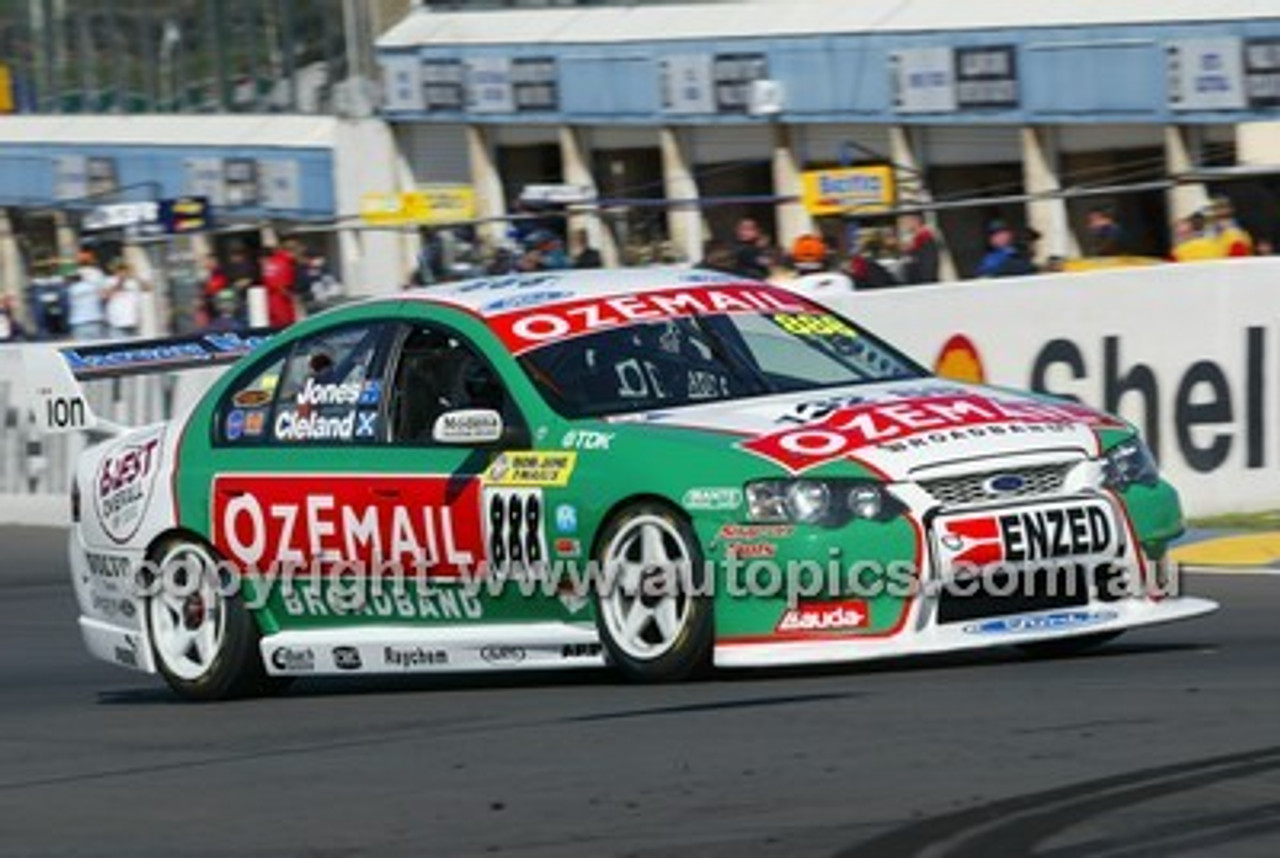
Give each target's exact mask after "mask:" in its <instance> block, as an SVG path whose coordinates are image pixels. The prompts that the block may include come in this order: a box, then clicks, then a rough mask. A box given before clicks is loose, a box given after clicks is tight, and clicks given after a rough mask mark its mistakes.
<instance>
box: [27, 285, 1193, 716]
mask: <svg viewBox="0 0 1280 858" xmlns="http://www.w3.org/2000/svg"><path fill="white" fill-rule="evenodd" d="M61 357H62V360H61V361H50V362H47V363H44V364H41V365H40V366H38V367H34V368H33V369H32V375H33V376H34V377H35V378H34V379H33V386H34V390H35V398H36V401H35V403H34V405H35V409H36V413H37V417H38V419H39V420H40V422H41V423H42V424H43V425H44V427H45V428H46V429H47V430H49V431H65V430H77V431H78V430H86V429H87V430H90V431H91V432H98V433H107V434H112V435H113V436H114V437H111V438H110V439H109V440H107V441H105V442H104V443H100V444H97V445H96V446H92V447H89V448H88V449H87V450H86V451H85V452H84V454H83V455H82V456H81V458H80V461H79V463H78V467H77V470H76V476H75V485H74V487H73V490H72V506H73V518H74V522H75V524H74V528H73V531H72V535H71V547H70V557H71V567H72V573H73V577H74V581H75V588H76V593H77V596H78V598H79V605H80V612H81V616H80V620H79V623H80V629H81V631H82V633H83V637H84V639H85V642H86V644H87V646H88V648H89V650H90V651H91V652H92V653H93V654H94V655H96V656H98V657H101V658H104V659H107V660H109V661H113V662H116V663H119V664H122V665H124V666H126V667H130V668H135V669H137V670H141V671H146V672H159V673H160V674H162V675H163V676H164V678H165V679H166V680H167V681H168V683H169V684H170V685H171V686H172V687H173V688H174V689H175V690H176V691H177V692H178V693H180V694H182V695H184V696H188V697H192V698H204V699H208V698H223V697H228V696H235V695H243V694H248V693H253V692H257V691H262V690H266V689H269V688H271V687H273V686H275V685H279V684H280V683H281V681H282V680H283V679H286V678H288V677H294V676H300V675H318V674H347V673H350V674H361V673H403V672H434V671H459V670H494V669H500V670H510V669H522V668H535V669H537V668H567V667H591V666H601V665H605V664H610V665H613V666H614V667H615V668H617V669H618V670H620V671H622V672H623V673H625V674H626V675H628V676H630V677H633V678H637V679H643V680H671V679H678V678H682V677H686V676H689V675H691V674H694V673H696V672H698V671H699V670H701V669H703V668H705V667H708V666H711V665H716V666H722V667H756V666H777V665H800V664H815V663H830V662H854V661H861V660H866V659H876V658H883V657H888V656H905V655H914V654H920V653H932V652H949V651H957V650H968V649H974V648H979V647H990V646H999V645H1019V646H1023V647H1025V648H1026V649H1028V650H1029V651H1031V652H1043V653H1056V652H1064V651H1072V650H1075V649H1079V648H1083V647H1086V646H1090V645H1094V644H1096V643H1098V642H1101V641H1102V640H1105V639H1107V638H1110V637H1113V636H1115V635H1117V634H1119V633H1120V632H1122V631H1124V630H1126V629H1129V628H1133V627H1136V626H1143V625H1149V624H1154V623H1161V622H1167V621H1171V620H1178V619H1183V618H1187V617H1192V616H1195V615H1198V614H1203V613H1206V612H1208V611H1211V610H1213V609H1214V608H1215V607H1216V606H1215V605H1214V604H1213V603H1212V602H1209V601H1206V600H1202V599H1197V598H1192V597H1187V596H1182V595H1179V594H1177V593H1176V592H1174V590H1173V588H1172V587H1171V583H1172V582H1173V578H1172V576H1170V574H1169V569H1168V564H1167V562H1166V561H1165V551H1166V547H1167V545H1168V543H1169V541H1170V540H1171V539H1173V538H1174V537H1176V536H1177V535H1178V534H1179V533H1180V532H1181V531H1182V528H1183V522H1182V514H1181V510H1180V506H1179V502H1178V496H1177V494H1176V493H1175V491H1174V489H1173V488H1172V487H1170V486H1169V485H1168V484H1167V483H1165V482H1163V481H1162V480H1161V479H1160V477H1159V475H1158V473H1157V471H1156V467H1155V464H1154V463H1153V461H1152V459H1151V456H1150V454H1149V453H1148V452H1147V450H1146V448H1145V446H1144V445H1143V444H1142V442H1141V441H1140V440H1139V439H1138V438H1137V437H1135V434H1134V431H1133V430H1132V428H1131V427H1129V426H1128V425H1127V424H1125V423H1124V422H1122V421H1120V420H1117V419H1115V418H1112V417H1108V416H1106V415H1103V414H1099V413H1097V412H1094V411H1092V410H1090V409H1088V408H1086V407H1084V406H1081V405H1079V404H1077V403H1074V402H1063V401H1056V400H1050V399H1046V398H1044V397H1039V396H1032V395H1029V394H1024V393H1017V392H1012V391H1009V390H1002V389H992V388H987V387H976V386H969V385H963V384H959V383H956V382H952V381H947V380H943V379H939V378H936V377H933V376H931V375H930V374H929V373H927V372H926V371H925V370H923V369H921V368H920V367H919V366H918V365H917V364H915V363H914V362H912V361H911V360H909V359H908V358H906V357H904V356H903V355H902V354H900V353H899V352H897V351H896V350H895V349H893V348H892V347H891V346H889V345H887V344H886V343H884V342H882V341H881V340H879V339H877V338H876V337H875V336H874V335H872V334H871V333H869V332H867V331H865V330H863V329H861V328H860V327H859V326H858V325H857V324H856V323H854V322H852V321H850V320H848V319H845V318H842V317H841V316H839V315H837V314H835V313H833V312H831V311H830V310H829V309H826V308H825V307H823V306H820V305H818V304H815V303H813V302H811V301H810V300H808V299H806V298H804V297H801V296H799V295H797V294H794V293H791V292H788V291H786V290H783V289H780V288H777V287H774V286H769V285H765V284H761V283H755V282H747V281H742V280H740V279H735V278H730V277H726V276H723V275H719V274H712V273H707V272H699V271H689V270H632V271H607V272H599V271H593V272H573V273H551V274H542V275H526V276H512V277H498V278H491V279H481V280H474V281H470V282H466V283H462V284H457V285H449V286H443V287H439V288H433V289H430V290H426V291H420V292H411V293H407V294H403V295H397V296H395V297H388V298H385V299H379V300H370V301H367V302H363V303H359V304H354V305H350V306H347V307H343V308H341V309H338V310H334V311H331V312H327V313H324V314H322V315H319V316H317V317H314V318H312V319H309V320H307V321H306V322H304V323H302V324H299V325H296V326H294V327H292V328H290V329H288V330H287V331H284V332H282V333H278V334H276V335H274V336H272V337H270V338H269V339H266V340H265V341H262V342H258V341H257V340H255V339H252V338H250V339H244V338H240V337H236V336H235V335H224V336H219V335H209V336H207V337H196V338H186V339H183V340H169V341H151V342H145V343H125V344H113V345H110V346H102V347H94V348H81V349H75V348H72V349H67V350H64V351H63V352H62V353H61ZM233 357H234V358H236V362H235V363H234V365H233V366H232V367H231V368H230V369H228V370H226V371H225V372H223V373H222V374H221V375H220V376H219V377H218V378H217V380H216V381H215V382H214V383H213V384H212V386H211V387H210V388H209V389H208V390H207V392H206V393H204V394H203V396H202V397H201V398H200V399H199V400H198V402H196V403H195V404H194V406H193V407H192V408H190V409H188V410H187V412H186V413H184V414H183V415H182V416H180V417H179V418H177V419H175V420H174V421H173V422H171V423H169V424H165V425H156V426H150V427H146V428H142V429H138V430H133V431H123V430H119V429H117V428H116V427H113V426H111V425H109V424H107V423H105V422H104V421H102V420H100V419H99V418H97V417H95V416H94V415H93V414H92V413H91V412H90V410H89V409H88V407H87V405H86V400H85V397H84V395H83V393H82V391H81V390H80V388H79V385H78V382H79V381H82V380H86V379H92V378H98V377H109V376H112V375H125V374H133V373H138V372H155V371H159V370H169V369H175V368H185V367H190V366H202V365H206V364H216V363H218V362H220V361H223V360H227V359H230V358H233Z"/></svg>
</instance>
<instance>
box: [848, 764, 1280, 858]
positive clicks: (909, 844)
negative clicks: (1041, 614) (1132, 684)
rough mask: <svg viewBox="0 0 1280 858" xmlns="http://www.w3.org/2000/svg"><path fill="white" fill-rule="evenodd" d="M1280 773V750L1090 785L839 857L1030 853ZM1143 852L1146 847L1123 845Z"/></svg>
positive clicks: (899, 835) (966, 813) (948, 817)
mask: <svg viewBox="0 0 1280 858" xmlns="http://www.w3.org/2000/svg"><path fill="white" fill-rule="evenodd" d="M1277 770H1280V746H1275V747H1269V748H1261V749H1257V750H1253V751H1247V752H1244V753H1240V754H1230V755H1226V756H1220V757H1209V758H1206V759H1202V760H1193V761H1190V762H1185V763H1176V764H1173V765H1168V766H1160V767H1157V768H1152V769H1140V770H1138V771H1134V772H1127V773H1125V774H1121V775H1112V776H1110V777H1105V778H1099V779H1097V780H1092V781H1083V782H1079V783H1075V784H1071V785H1068V786H1065V787H1058V788H1056V789H1052V790H1047V791H1044V792H1038V793H1028V794H1025V795H1021V796H1016V797H1014V798H1010V799H1004V800H1001V801H996V802H992V803H989V804H985V805H981V806H979V807H974V808H968V809H966V810H961V811H957V812H955V813H949V814H945V815H943V816H939V817H935V818H934V819H930V820H926V821H925V822H922V823H920V824H918V825H910V826H907V827H905V828H899V829H896V830H894V831H890V832H888V833H887V834H883V835H881V836H879V837H875V838H872V839H871V840H869V841H867V842H865V843H861V844H857V845H855V846H852V847H850V848H848V849H845V850H842V851H841V852H839V853H838V855H840V856H841V858H871V856H875V858H881V856H890V855H892V856H897V855H919V856H927V858H989V856H992V855H1031V854H1034V853H1035V851H1036V850H1035V846H1036V845H1037V844H1039V843H1041V842H1043V841H1044V840H1046V839H1048V838H1049V837H1050V836H1052V835H1053V834H1056V833H1058V832H1059V831H1062V830H1063V829H1066V828H1068V827H1070V826H1072V825H1075V824H1077V823H1079V822H1082V821H1084V820H1086V819H1089V818H1090V817H1093V816H1097V815H1099V814H1102V813H1104V812H1107V811H1111V810H1115V809H1116V808H1118V807H1124V806H1129V805H1134V804H1140V803H1142V802H1145V801H1150V800H1152V799H1156V798H1162V797H1165V796H1171V795H1176V794H1178V793H1184V792H1189V791H1192V790H1195V789H1199V788H1201V787H1205V786H1210V785H1212V784H1215V783H1220V782H1223V781H1228V780H1237V779H1241V778H1247V777H1250V776H1253V775H1257V774H1263V773H1266V772H1271V771H1277ZM1119 845H1123V846H1125V847H1126V848H1133V849H1134V850H1135V851H1140V850H1138V847H1139V846H1142V844H1140V843H1137V842H1135V843H1123V844H1119Z"/></svg>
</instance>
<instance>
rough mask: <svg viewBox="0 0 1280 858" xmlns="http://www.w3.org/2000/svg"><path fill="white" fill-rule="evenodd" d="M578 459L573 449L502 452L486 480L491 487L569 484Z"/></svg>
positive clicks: (488, 471)
mask: <svg viewBox="0 0 1280 858" xmlns="http://www.w3.org/2000/svg"><path fill="white" fill-rule="evenodd" d="M577 461H578V454H577V453H573V452H567V453H566V452H559V451H558V452H554V453H537V452H521V453H500V454H499V455H498V458H496V459H494V460H493V464H492V465H490V466H489V470H487V471H485V474H484V481H485V483H486V484H487V485H491V486H567V485H568V484H569V477H570V476H572V474H573V466H574V464H576V463H577Z"/></svg>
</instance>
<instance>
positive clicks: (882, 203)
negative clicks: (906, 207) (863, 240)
mask: <svg viewBox="0 0 1280 858" xmlns="http://www.w3.org/2000/svg"><path fill="white" fill-rule="evenodd" d="M800 186H801V192H800V200H801V202H802V203H803V204H804V207H805V210H806V211H807V212H809V214H811V215H813V216H814V217H822V216H824V215H844V214H875V213H876V212H882V211H886V210H888V209H891V208H893V204H894V201H895V199H896V197H897V188H896V187H895V185H894V179H893V168H892V167H890V166H888V165H881V166H875V167H843V168H841V169H838V170H806V171H805V172H804V173H801V174H800Z"/></svg>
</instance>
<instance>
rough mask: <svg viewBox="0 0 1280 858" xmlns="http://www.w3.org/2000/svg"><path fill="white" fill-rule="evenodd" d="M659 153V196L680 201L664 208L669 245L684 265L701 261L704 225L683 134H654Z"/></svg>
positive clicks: (664, 131)
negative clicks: (660, 170)
mask: <svg viewBox="0 0 1280 858" xmlns="http://www.w3.org/2000/svg"><path fill="white" fill-rule="evenodd" d="M658 147H659V149H661V151H662V192H663V196H665V197H666V198H667V199H668V200H681V201H683V202H680V203H678V204H674V205H671V204H669V205H668V206H667V232H668V233H669V234H670V236H671V245H672V247H674V248H675V251H676V253H678V254H679V255H680V256H681V257H682V258H683V259H684V260H685V261H687V262H697V261H698V260H700V259H702V241H703V234H704V231H705V229H706V224H705V223H704V222H703V218H702V211H701V209H699V207H698V204H697V200H698V182H697V180H696V179H695V178H694V175H693V165H692V163H691V160H692V159H691V158H690V152H689V143H688V140H687V137H686V134H685V132H683V131H682V130H680V129H678V128H671V127H667V128H663V129H661V130H660V131H659V132H658Z"/></svg>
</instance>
